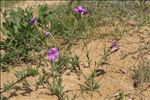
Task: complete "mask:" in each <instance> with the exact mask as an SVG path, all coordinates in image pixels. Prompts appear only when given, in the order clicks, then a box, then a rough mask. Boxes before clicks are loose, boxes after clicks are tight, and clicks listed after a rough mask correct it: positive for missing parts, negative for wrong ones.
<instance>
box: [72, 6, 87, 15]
mask: <svg viewBox="0 0 150 100" xmlns="http://www.w3.org/2000/svg"><path fill="white" fill-rule="evenodd" d="M74 11H75V12H76V13H78V14H82V15H85V14H87V13H88V11H87V9H86V8H85V7H83V6H78V7H76V8H75V9H74Z"/></svg>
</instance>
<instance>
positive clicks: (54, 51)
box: [48, 48, 59, 61]
mask: <svg viewBox="0 0 150 100" xmlns="http://www.w3.org/2000/svg"><path fill="white" fill-rule="evenodd" d="M58 56H59V51H58V50H57V49H56V48H51V49H50V50H48V59H49V60H52V61H55V60H56V58H58Z"/></svg>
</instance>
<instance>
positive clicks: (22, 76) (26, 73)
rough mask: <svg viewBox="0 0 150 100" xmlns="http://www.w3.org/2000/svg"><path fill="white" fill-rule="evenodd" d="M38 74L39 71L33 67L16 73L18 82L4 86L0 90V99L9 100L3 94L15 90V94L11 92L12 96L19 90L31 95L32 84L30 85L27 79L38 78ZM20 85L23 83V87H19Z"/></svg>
mask: <svg viewBox="0 0 150 100" xmlns="http://www.w3.org/2000/svg"><path fill="white" fill-rule="evenodd" d="M37 74H38V69H37V68H32V67H28V68H27V69H25V70H22V71H16V73H15V76H16V79H17V80H16V81H12V82H7V83H5V84H3V86H2V88H1V89H0V94H1V95H0V97H2V98H6V99H7V97H5V96H3V93H4V92H10V91H11V90H13V92H11V93H12V94H14V93H15V92H16V91H18V90H19V89H23V90H25V91H26V93H29V92H30V91H31V89H30V84H29V83H28V81H27V80H26V78H27V77H30V76H36V75H37ZM19 83H22V87H21V86H19V85H18V84H19ZM2 100H3V99H2Z"/></svg>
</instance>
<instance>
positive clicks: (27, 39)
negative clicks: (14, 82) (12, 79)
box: [0, 8, 45, 70]
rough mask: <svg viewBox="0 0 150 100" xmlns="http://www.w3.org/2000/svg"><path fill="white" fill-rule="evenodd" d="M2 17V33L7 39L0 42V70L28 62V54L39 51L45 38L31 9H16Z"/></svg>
mask: <svg viewBox="0 0 150 100" xmlns="http://www.w3.org/2000/svg"><path fill="white" fill-rule="evenodd" d="M39 9H40V8H39ZM4 17H5V19H4V22H3V23H2V33H3V34H4V35H5V36H7V39H6V40H5V41H1V42H0V45H1V47H0V48H1V49H3V50H4V51H5V55H4V57H2V58H1V60H0V61H1V69H2V70H5V69H7V67H8V66H9V65H12V64H18V63H20V62H27V61H30V60H31V59H29V58H30V55H29V52H30V51H35V52H37V51H40V50H41V44H42V45H44V42H43V40H44V37H45V36H44V35H43V33H42V31H40V30H39V27H40V26H39V24H40V23H39V18H38V17H35V16H34V15H33V11H32V8H27V9H22V8H18V9H17V10H12V11H10V13H9V14H7V15H6V16H4Z"/></svg>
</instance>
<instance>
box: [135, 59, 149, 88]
mask: <svg viewBox="0 0 150 100" xmlns="http://www.w3.org/2000/svg"><path fill="white" fill-rule="evenodd" d="M133 79H134V86H135V87H136V88H137V87H141V86H144V84H145V85H146V84H148V85H150V84H149V83H150V62H149V61H146V60H145V59H143V60H141V61H140V63H139V64H138V67H137V68H136V69H135V70H134V75H133Z"/></svg>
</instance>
